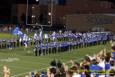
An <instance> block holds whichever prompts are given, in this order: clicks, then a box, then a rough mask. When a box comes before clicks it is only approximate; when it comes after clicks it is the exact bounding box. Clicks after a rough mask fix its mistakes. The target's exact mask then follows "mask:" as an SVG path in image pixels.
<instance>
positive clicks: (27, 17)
mask: <svg viewBox="0 0 115 77" xmlns="http://www.w3.org/2000/svg"><path fill="white" fill-rule="evenodd" d="M27 24H28V0H27V7H26V25H27Z"/></svg>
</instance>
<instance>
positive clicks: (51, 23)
mask: <svg viewBox="0 0 115 77" xmlns="http://www.w3.org/2000/svg"><path fill="white" fill-rule="evenodd" d="M50 8H51V20H50V21H51V26H52V25H53V0H51V7H50Z"/></svg>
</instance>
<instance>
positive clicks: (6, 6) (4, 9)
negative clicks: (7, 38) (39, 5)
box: [0, 0, 115, 18]
mask: <svg viewBox="0 0 115 77" xmlns="http://www.w3.org/2000/svg"><path fill="white" fill-rule="evenodd" d="M26 1H27V0H0V18H1V16H2V17H4V16H6V17H10V15H11V5H12V4H13V3H26ZM31 1H34V2H35V0H31ZM100 1H107V0H100ZM108 1H112V2H114V3H115V0H108Z"/></svg>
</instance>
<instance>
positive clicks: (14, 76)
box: [11, 58, 81, 77]
mask: <svg viewBox="0 0 115 77" xmlns="http://www.w3.org/2000/svg"><path fill="white" fill-rule="evenodd" d="M79 60H81V58H80V59H77V61H79ZM66 63H69V61H67V62H66ZM47 68H48V67H45V68H41V69H39V70H37V71H41V70H43V69H47ZM29 72H32V71H28V72H25V73H21V74H17V75H13V76H11V77H18V76H21V75H24V74H28V73H29Z"/></svg>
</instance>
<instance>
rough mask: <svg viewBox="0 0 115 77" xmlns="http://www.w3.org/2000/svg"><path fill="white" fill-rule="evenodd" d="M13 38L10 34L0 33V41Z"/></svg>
mask: <svg viewBox="0 0 115 77" xmlns="http://www.w3.org/2000/svg"><path fill="white" fill-rule="evenodd" d="M12 38H14V36H13V35H12V34H9V33H0V39H6V40H7V39H12Z"/></svg>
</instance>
